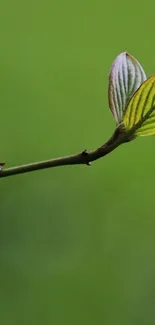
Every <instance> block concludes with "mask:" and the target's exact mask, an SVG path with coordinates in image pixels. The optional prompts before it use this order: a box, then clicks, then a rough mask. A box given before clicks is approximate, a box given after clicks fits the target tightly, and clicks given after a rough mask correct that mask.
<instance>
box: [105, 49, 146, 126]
mask: <svg viewBox="0 0 155 325" xmlns="http://www.w3.org/2000/svg"><path fill="white" fill-rule="evenodd" d="M144 80H146V75H145V72H144V70H143V68H142V67H141V65H140V63H139V62H138V61H137V60H136V59H135V58H134V57H133V56H132V55H130V54H128V53H126V52H124V53H121V54H120V55H118V56H117V58H116V59H115V61H114V63H113V65H112V68H111V71H110V76H109V91H108V95H109V107H110V109H111V111H112V113H113V115H114V117H115V120H116V122H117V124H119V123H120V122H121V121H122V116H123V113H124V112H125V109H126V107H127V104H128V103H129V100H130V98H131V97H132V96H133V94H134V93H135V91H136V90H137V89H138V88H139V86H140V85H141V84H142V82H143V81H144Z"/></svg>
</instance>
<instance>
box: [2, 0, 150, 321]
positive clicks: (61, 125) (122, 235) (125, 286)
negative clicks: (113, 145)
mask: <svg viewBox="0 0 155 325" xmlns="http://www.w3.org/2000/svg"><path fill="white" fill-rule="evenodd" d="M154 9H155V4H154V1H153V0H152V1H148V2H147V3H142V2H141V1H139V0H138V1H136V2H135V1H133V0H131V1H130V2H124V1H122V0H118V1H117V2H115V1H113V2H111V1H108V2H104V1H101V0H97V1H88V0H79V1H71V0H66V1H63V0H60V1H56V0H54V1H47V0H44V1H43V0H42V1H36V0H31V1H30V0H27V1H16V0H15V1H11V0H5V1H4V0H2V1H1V3H0V139H1V140H0V160H2V161H3V160H5V161H6V162H7V166H15V165H18V164H23V163H29V162H31V161H32V162H33V161H38V160H43V159H49V158H54V157H57V156H62V155H68V154H72V153H76V152H79V151H81V150H83V149H85V148H87V149H88V150H91V149H95V148H97V147H98V146H99V145H101V144H102V143H103V142H104V141H106V140H107V139H108V137H110V136H111V134H112V132H113V129H114V127H115V122H114V119H113V117H112V115H111V112H110V110H109V108H108V97H107V88H108V74H109V69H110V67H111V64H112V62H113V60H114V59H115V57H116V56H117V55H118V54H119V53H120V52H122V51H128V52H129V53H131V54H133V55H134V56H135V57H136V58H137V59H138V60H139V61H140V62H141V64H142V65H143V67H144V69H145V71H146V73H147V75H150V74H153V73H155V45H154ZM154 164H155V138H154V137H148V138H147V137H146V138H140V139H137V140H136V141H133V142H132V143H129V144H126V145H123V146H121V147H119V148H118V149H117V150H115V151H114V152H113V153H112V154H110V155H108V156H107V157H105V158H103V159H101V160H99V161H96V162H95V163H94V164H93V166H92V167H91V168H88V167H86V166H77V167H76V166H74V167H61V168H58V169H51V170H44V171H38V172H34V173H29V174H25V175H20V176H16V177H9V178H6V179H1V180H0V323H1V324H3V325H15V324H16V325H18V324H23V325H27V324H30V325H31V324H47V325H48V324H54V325H71V324H81V325H86V324H105V325H113V324H119V325H131V324H132V325H138V324H139V325H153V324H155V199H154V192H155V173H154Z"/></svg>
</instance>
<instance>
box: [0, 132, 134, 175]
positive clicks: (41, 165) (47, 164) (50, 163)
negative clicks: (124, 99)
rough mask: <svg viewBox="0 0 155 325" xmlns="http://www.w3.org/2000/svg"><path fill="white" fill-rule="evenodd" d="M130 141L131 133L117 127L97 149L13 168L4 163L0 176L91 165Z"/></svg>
mask: <svg viewBox="0 0 155 325" xmlns="http://www.w3.org/2000/svg"><path fill="white" fill-rule="evenodd" d="M127 141H130V138H129V135H128V134H127V133H125V132H124V131H123V129H122V127H121V126H119V127H118V128H116V130H115V132H114V134H113V135H112V137H111V138H110V139H109V140H108V141H107V142H106V143H105V144H104V145H102V146H101V147H100V148H98V149H97V150H95V151H91V152H87V150H84V151H83V152H81V153H79V154H75V155H72V156H67V157H61V158H56V159H51V160H46V161H41V162H35V163H30V164H26V165H21V166H17V167H11V168H3V165H4V164H3V163H2V164H0V165H1V170H0V178H1V177H8V176H13V175H17V174H24V173H28V172H32V171H36V170H41V169H47V168H52V167H57V166H66V165H81V164H85V165H91V162H92V161H94V160H97V159H99V158H102V157H104V156H106V155H107V154H109V153H110V152H111V151H113V150H114V149H116V148H117V147H118V146H119V145H120V144H122V143H124V142H127Z"/></svg>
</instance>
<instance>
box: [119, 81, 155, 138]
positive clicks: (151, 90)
mask: <svg viewBox="0 0 155 325" xmlns="http://www.w3.org/2000/svg"><path fill="white" fill-rule="evenodd" d="M123 122H124V126H125V129H126V130H127V131H129V132H131V133H133V134H135V135H138V136H140V135H153V134H155V75H153V76H152V77H150V78H149V79H147V80H146V81H144V82H143V83H142V85H141V86H140V87H139V89H138V90H137V91H136V92H135V94H134V95H133V97H132V98H131V100H130V102H129V104H128V106H127V109H126V111H125V114H124V118H123Z"/></svg>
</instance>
